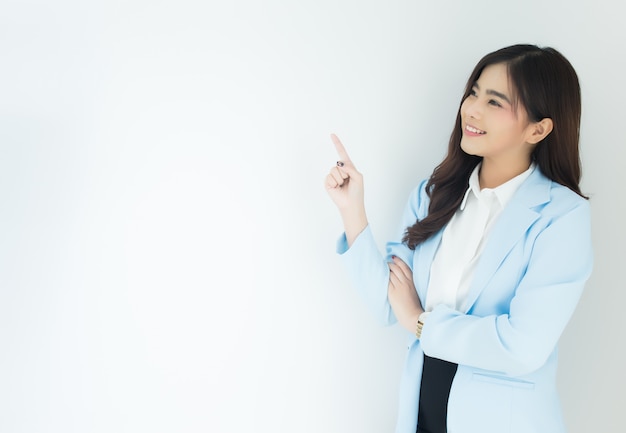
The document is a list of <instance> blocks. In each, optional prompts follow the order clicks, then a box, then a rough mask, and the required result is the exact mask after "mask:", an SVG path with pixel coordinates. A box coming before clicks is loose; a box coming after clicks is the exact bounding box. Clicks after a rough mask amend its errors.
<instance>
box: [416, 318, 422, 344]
mask: <svg viewBox="0 0 626 433" xmlns="http://www.w3.org/2000/svg"><path fill="white" fill-rule="evenodd" d="M421 319H422V315H421V314H420V315H419V317H418V318H417V326H416V327H415V336H416V337H417V339H418V340H419V339H420V338H421V337H422V328H423V327H424V322H422V320H421Z"/></svg>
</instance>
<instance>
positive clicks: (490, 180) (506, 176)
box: [478, 159, 530, 189]
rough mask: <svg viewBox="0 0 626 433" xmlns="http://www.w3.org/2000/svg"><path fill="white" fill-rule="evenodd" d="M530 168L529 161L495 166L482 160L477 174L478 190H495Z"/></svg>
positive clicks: (488, 161)
mask: <svg viewBox="0 0 626 433" xmlns="http://www.w3.org/2000/svg"><path fill="white" fill-rule="evenodd" d="M528 167H530V159H528V160H527V161H520V162H519V163H508V164H495V163H494V162H492V161H490V160H486V159H484V160H483V162H482V165H481V167H480V172H479V173H478V182H479V183H480V189H483V188H497V187H499V186H500V185H502V184H503V183H506V182H508V181H509V180H511V179H513V178H514V177H516V176H519V175H520V174H522V173H524V172H525V171H526V170H528Z"/></svg>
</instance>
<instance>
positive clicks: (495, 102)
mask: <svg viewBox="0 0 626 433" xmlns="http://www.w3.org/2000/svg"><path fill="white" fill-rule="evenodd" d="M489 105H493V106H495V107H502V104H500V103H499V102H498V101H496V100H495V99H490V100H489Z"/></svg>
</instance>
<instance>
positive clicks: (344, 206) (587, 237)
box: [326, 45, 592, 433]
mask: <svg viewBox="0 0 626 433" xmlns="http://www.w3.org/2000/svg"><path fill="white" fill-rule="evenodd" d="M580 112H581V104H580V88H579V84H578V79H577V76H576V73H575V71H574V69H573V68H572V66H571V64H570V63H569V62H568V61H567V60H566V59H565V58H564V57H563V56H562V55H561V54H560V53H559V52H557V51H556V50H554V49H552V48H539V47H537V46H534V45H515V46H510V47H506V48H503V49H501V50H498V51H495V52H493V53H490V54H488V55H486V56H485V57H483V59H482V60H481V61H480V62H479V63H478V64H477V66H476V67H475V68H474V71H473V72H472V74H471V75H470V78H469V80H468V82H467V85H466V89H465V93H464V95H463V97H462V99H461V105H460V108H459V111H458V114H457V120H456V123H455V126H454V129H453V132H452V135H451V137H450V141H449V146H448V154H447V156H446V157H445V159H444V160H443V162H442V163H441V164H439V166H437V167H436V168H435V170H434V171H433V173H432V175H431V176H430V178H429V179H427V180H425V181H423V182H422V183H420V185H418V187H417V188H416V189H415V190H414V192H413V193H412V194H411V196H410V197H409V202H408V205H407V207H406V210H405V213H404V218H403V221H402V227H401V228H402V229H403V232H404V234H403V236H401V238H398V239H394V240H393V241H391V242H389V243H388V244H387V252H386V254H385V255H384V256H383V255H382V254H380V253H379V251H378V249H377V246H376V243H375V241H374V238H373V235H372V231H371V229H370V227H369V224H368V220H367V217H366V213H365V207H364V203H363V196H364V194H363V177H362V175H361V174H360V173H359V172H358V171H357V169H356V168H355V166H354V164H353V163H352V161H351V160H350V157H349V156H348V153H347V152H346V150H345V148H344V147H343V145H342V144H341V142H340V141H339V139H338V138H337V137H335V136H333V141H334V142H335V145H336V148H337V151H338V154H339V157H340V161H339V162H338V163H337V166H335V167H333V168H332V169H331V171H330V173H329V175H328V176H327V177H326V189H327V191H328V193H329V195H330V197H331V198H332V199H333V201H334V202H335V204H336V205H337V207H338V208H339V211H340V213H341V216H342V219H343V223H344V228H345V236H343V237H342V238H341V239H340V242H339V244H338V252H339V253H340V254H341V255H342V257H343V260H344V261H345V264H346V266H347V269H348V271H349V274H350V276H351V278H352V280H353V282H354V284H355V285H356V286H357V287H358V288H359V289H360V290H361V291H362V293H363V295H364V297H365V298H366V300H367V301H368V303H369V304H370V306H371V307H372V309H373V311H374V312H375V313H376V314H377V315H378V316H379V318H380V319H381V321H382V322H383V323H385V324H392V323H395V322H398V323H399V324H400V325H401V326H402V327H403V328H405V329H406V330H407V331H408V332H409V336H408V337H409V341H408V348H409V351H408V355H407V360H406V364H405V369H404V374H403V377H402V383H401V391H400V407H399V413H398V421H397V427H396V431H397V432H398V433H409V432H411V433H413V432H415V431H417V432H418V433H420V432H421V433H445V432H449V433H456V432H464V433H503V432H515V433H517V432H519V433H522V432H524V433H529V432H537V433H539V432H552V433H559V432H564V431H565V426H564V423H563V420H562V416H561V413H560V409H559V400H558V396H557V392H556V366H557V356H556V353H557V351H556V346H557V342H558V340H559V338H560V336H561V333H562V332H563V330H564V328H565V326H566V324H567V323H568V321H569V319H570V317H571V315H572V313H573V311H574V309H575V307H576V304H577V303H578V300H579V298H580V296H581V293H582V290H583V287H584V284H585V282H586V281H587V279H588V278H589V275H590V273H591V268H592V250H591V234H590V215H589V204H588V202H587V200H586V197H584V196H583V195H582V193H581V191H580V188H579V185H578V184H579V181H580V174H581V169H580V161H579V154H578V130H579V124H580Z"/></svg>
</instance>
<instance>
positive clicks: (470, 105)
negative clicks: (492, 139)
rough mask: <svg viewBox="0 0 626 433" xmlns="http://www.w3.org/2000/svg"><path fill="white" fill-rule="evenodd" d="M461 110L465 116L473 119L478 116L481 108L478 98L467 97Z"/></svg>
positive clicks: (480, 113)
mask: <svg viewBox="0 0 626 433" xmlns="http://www.w3.org/2000/svg"><path fill="white" fill-rule="evenodd" d="M463 111H464V112H465V116H467V117H472V118H474V119H478V118H480V116H481V115H482V110H481V107H480V101H479V100H478V98H467V99H466V100H465V103H464V104H463Z"/></svg>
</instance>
